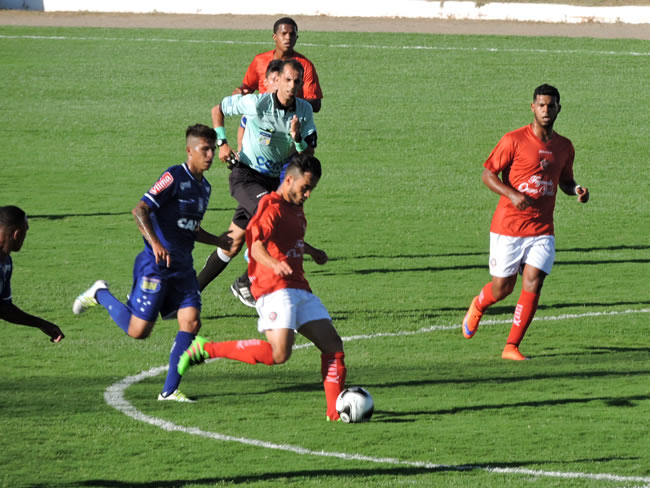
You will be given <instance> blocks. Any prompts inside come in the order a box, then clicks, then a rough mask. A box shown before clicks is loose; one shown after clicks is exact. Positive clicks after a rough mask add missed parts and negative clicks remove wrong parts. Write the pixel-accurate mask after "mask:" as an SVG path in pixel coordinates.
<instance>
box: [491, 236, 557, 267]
mask: <svg viewBox="0 0 650 488" xmlns="http://www.w3.org/2000/svg"><path fill="white" fill-rule="evenodd" d="M554 261H555V237H554V236H535V237H512V236H503V235H501V234H495V233H493V232H490V274H491V275H492V276H496V277H497V278H507V277H509V276H513V275H516V274H517V273H522V272H523V270H524V265H525V264H530V265H531V266H534V267H535V268H537V269H541V270H542V271H544V273H546V274H550V273H551V268H553V262H554Z"/></svg>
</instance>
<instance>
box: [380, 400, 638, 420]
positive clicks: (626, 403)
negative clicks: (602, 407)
mask: <svg viewBox="0 0 650 488" xmlns="http://www.w3.org/2000/svg"><path fill="white" fill-rule="evenodd" d="M645 400H650V395H631V396H625V397H585V398H558V399H553V400H539V401H529V402H514V403H492V404H490V403H488V404H484V405H469V406H462V407H452V408H445V409H439V410H412V411H403V412H391V411H387V410H375V414H374V415H373V417H372V421H373V422H386V423H392V422H404V421H410V422H416V421H417V420H418V419H417V418H412V419H410V420H401V419H402V418H403V417H419V416H422V415H426V416H430V415H454V414H457V413H464V412H480V411H483V410H504V409H517V408H522V407H531V408H537V407H555V406H560V405H578V404H583V403H591V402H604V403H605V404H606V405H608V406H610V407H636V406H637V405H636V404H635V403H634V402H635V401H636V402H639V401H645Z"/></svg>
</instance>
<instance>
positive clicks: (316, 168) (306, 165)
mask: <svg viewBox="0 0 650 488" xmlns="http://www.w3.org/2000/svg"><path fill="white" fill-rule="evenodd" d="M289 173H293V174H300V175H301V176H302V175H304V174H305V173H311V174H312V175H314V176H315V177H316V178H318V179H319V180H320V177H321V175H322V174H323V170H322V168H321V165H320V161H319V160H318V158H316V157H315V156H311V155H309V154H307V153H295V154H294V155H293V156H291V159H290V160H289V164H288V165H287V170H286V172H285V175H288V174H289Z"/></svg>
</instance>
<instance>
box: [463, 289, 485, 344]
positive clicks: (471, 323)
mask: <svg viewBox="0 0 650 488" xmlns="http://www.w3.org/2000/svg"><path fill="white" fill-rule="evenodd" d="M477 301H478V297H474V299H473V300H472V303H471V305H470V306H469V310H468V311H467V313H466V314H465V318H464V319H463V336H465V339H471V338H472V337H474V334H476V329H478V323H479V322H480V321H481V317H483V312H479V311H478V308H476V302H477Z"/></svg>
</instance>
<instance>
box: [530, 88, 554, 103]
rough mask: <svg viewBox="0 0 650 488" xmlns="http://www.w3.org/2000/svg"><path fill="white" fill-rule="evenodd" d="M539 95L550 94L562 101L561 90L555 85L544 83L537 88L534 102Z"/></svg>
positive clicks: (534, 93)
mask: <svg viewBox="0 0 650 488" xmlns="http://www.w3.org/2000/svg"><path fill="white" fill-rule="evenodd" d="M537 95H549V96H551V97H555V101H556V102H557V103H560V92H559V91H558V89H557V88H555V87H554V86H553V85H548V84H546V83H544V84H543V85H539V86H538V87H537V88H535V91H534V92H533V102H534V101H535V100H537Z"/></svg>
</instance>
